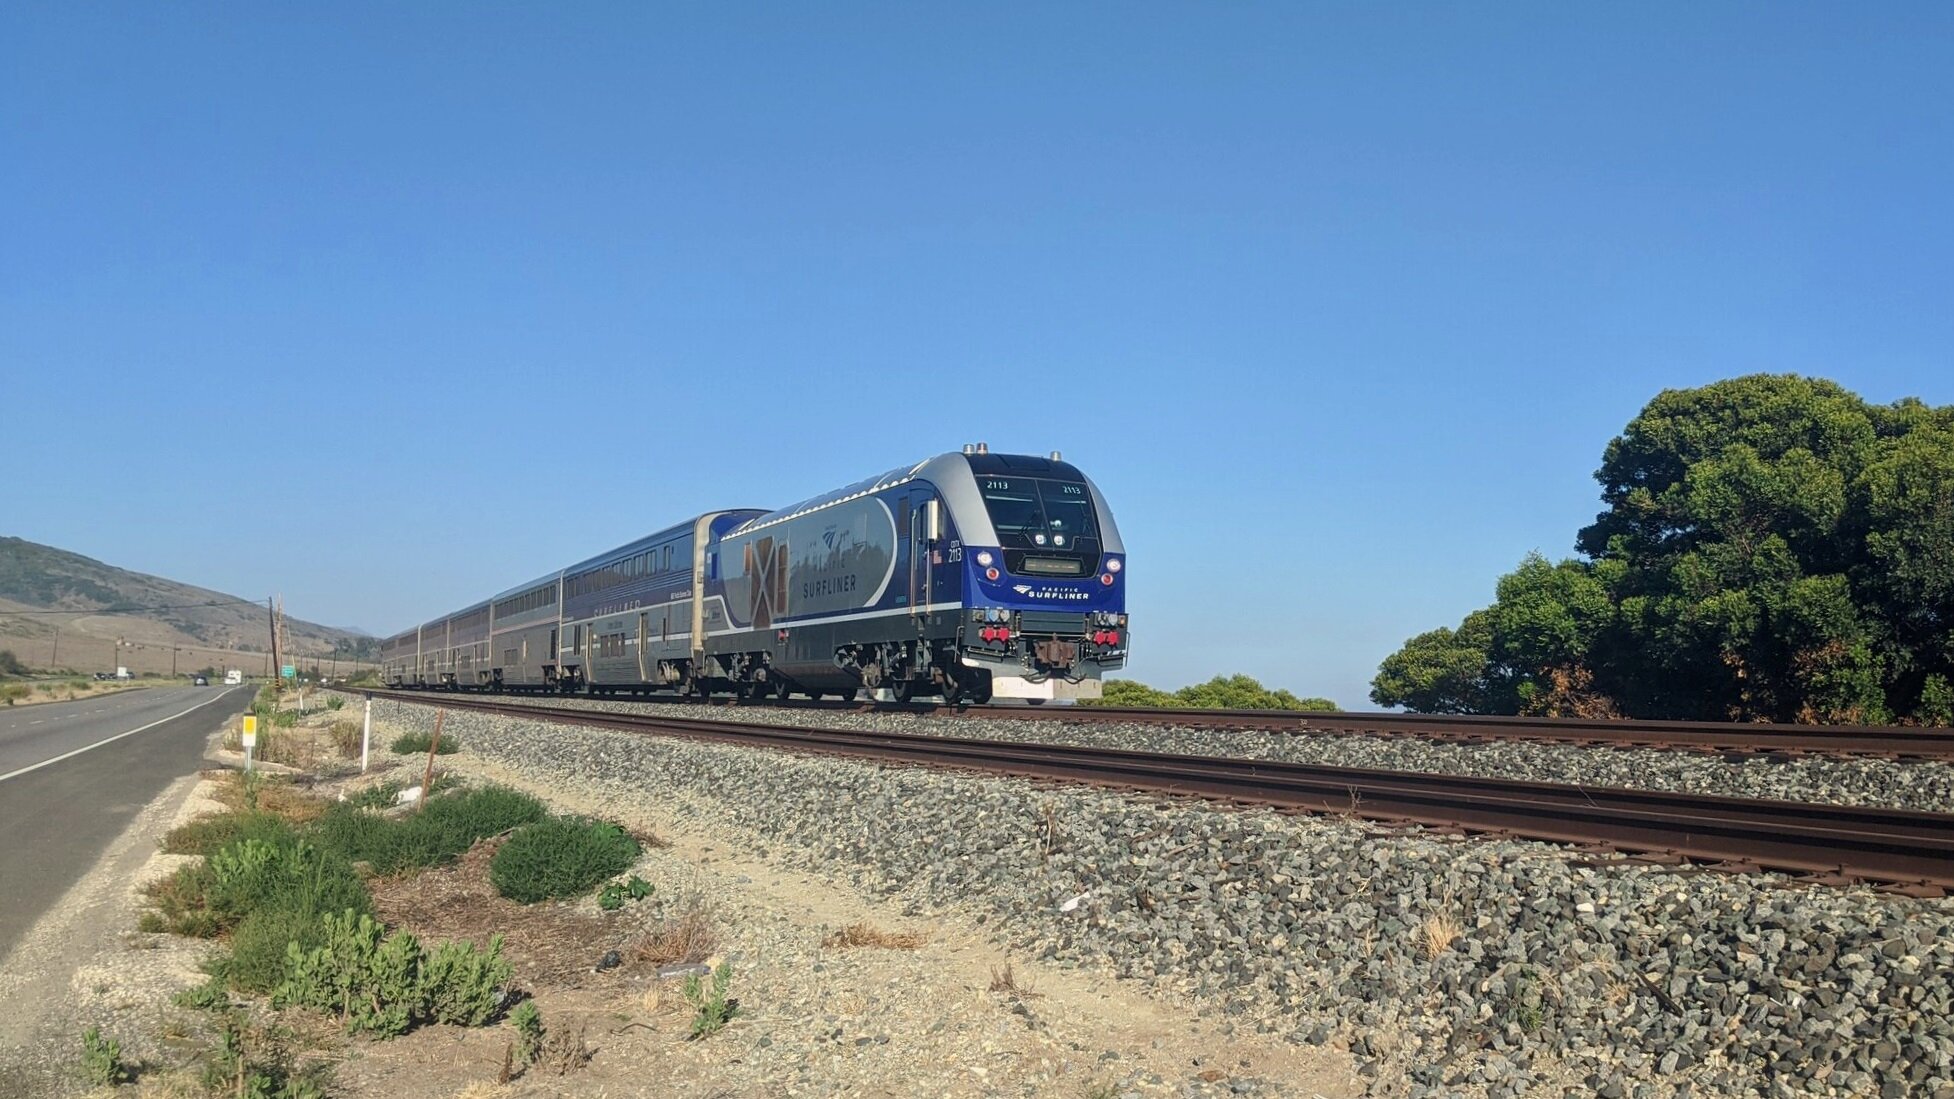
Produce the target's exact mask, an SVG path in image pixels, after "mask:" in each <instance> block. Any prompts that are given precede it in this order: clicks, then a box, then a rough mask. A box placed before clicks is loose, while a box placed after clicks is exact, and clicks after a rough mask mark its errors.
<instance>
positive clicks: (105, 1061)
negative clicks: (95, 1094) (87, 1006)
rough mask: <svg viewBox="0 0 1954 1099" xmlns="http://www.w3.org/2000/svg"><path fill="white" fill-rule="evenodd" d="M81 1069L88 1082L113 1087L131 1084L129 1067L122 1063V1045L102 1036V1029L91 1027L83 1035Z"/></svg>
mask: <svg viewBox="0 0 1954 1099" xmlns="http://www.w3.org/2000/svg"><path fill="white" fill-rule="evenodd" d="M81 1069H82V1071H83V1072H84V1073H86V1074H87V1076H88V1082H89V1083H91V1084H95V1085H97V1086H109V1087H113V1086H114V1085H116V1084H126V1083H128V1082H129V1067H128V1066H127V1065H125V1064H123V1063H122V1043H121V1042H118V1041H116V1040H115V1039H113V1038H105V1037H103V1036H102V1028H101V1027H89V1028H88V1029H87V1030H85V1031H82V1034H81Z"/></svg>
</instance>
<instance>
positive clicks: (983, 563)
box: [977, 550, 997, 569]
mask: <svg viewBox="0 0 1954 1099" xmlns="http://www.w3.org/2000/svg"><path fill="white" fill-rule="evenodd" d="M996 560H997V558H995V557H992V556H991V551H990V550H978V551H977V564H978V567H980V568H986V569H987V568H990V567H991V564H992V563H993V562H995V561H996Z"/></svg>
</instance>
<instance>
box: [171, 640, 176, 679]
mask: <svg viewBox="0 0 1954 1099" xmlns="http://www.w3.org/2000/svg"><path fill="white" fill-rule="evenodd" d="M170 678H171V679H175V678H176V646H175V645H171V646H170Z"/></svg>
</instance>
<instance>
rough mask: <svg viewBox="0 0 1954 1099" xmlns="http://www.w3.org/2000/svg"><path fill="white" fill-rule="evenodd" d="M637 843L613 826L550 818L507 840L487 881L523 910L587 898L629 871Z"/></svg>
mask: <svg viewBox="0 0 1954 1099" xmlns="http://www.w3.org/2000/svg"><path fill="white" fill-rule="evenodd" d="M637 858H638V841H637V840H634V839H632V838H631V836H630V835H629V834H628V833H626V832H625V831H624V829H622V828H620V827H618V826H617V825H615V824H610V823H608V822H605V821H596V820H587V819H584V818H580V817H548V818H545V819H543V820H540V821H537V822H536V823H534V824H530V825H526V826H524V827H523V828H521V829H520V830H518V831H517V832H516V834H515V835H513V836H510V837H509V842H508V843H505V844H503V845H502V850H500V851H497V852H496V853H495V859H494V861H492V862H491V863H490V864H489V880H490V881H492V882H494V883H495V888H496V889H497V890H498V891H499V892H501V894H502V895H503V896H505V897H508V898H510V899H511V900H516V901H521V902H522V903H524V904H533V903H535V902H536V901H541V900H548V899H550V898H553V897H574V896H576V895H577V894H579V893H584V892H588V891H589V890H590V889H591V888H593V887H594V886H596V885H597V883H599V882H601V881H603V880H605V879H606V878H611V877H615V876H616V875H618V874H619V873H622V872H623V871H624V870H626V869H629V868H630V866H631V864H632V863H633V862H636V861H637Z"/></svg>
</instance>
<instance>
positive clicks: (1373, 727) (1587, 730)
mask: <svg viewBox="0 0 1954 1099" xmlns="http://www.w3.org/2000/svg"><path fill="white" fill-rule="evenodd" d="M1026 711H1029V713H1030V716H1033V717H1035V718H1048V719H1055V720H1061V721H1079V722H1096V721H1124V722H1135V723H1142V724H1144V723H1148V722H1158V723H1161V724H1166V725H1180V726H1197V727H1205V728H1239V729H1261V730H1270V731H1280V732H1291V733H1308V732H1329V733H1365V734H1372V735H1385V736H1417V737H1429V738H1435V739H1446V740H1463V741H1471V742H1485V741H1500V740H1533V741H1548V742H1556V743H1564V744H1582V745H1597V746H1610V747H1622V748H1690V749H1698V750H1703V751H1717V752H1785V753H1793V754H1824V755H1855V756H1889V757H1913V758H1921V759H1954V729H1944V728H1904V727H1894V726H1882V725H1776V724H1764V723H1760V722H1734V721H1630V720H1602V719H1593V718H1548V717H1505V716H1486V715H1479V714H1387V713H1338V712H1320V711H1307V712H1304V711H1282V710H1161V709H1152V708H1149V707H1115V706H1069V707H1065V708H1064V709H1063V710H1049V709H1045V708H1043V707H1027V708H1026ZM968 712H970V713H972V714H975V715H976V716H982V717H992V716H1002V714H1003V713H1010V714H1013V715H1016V714H1020V713H1023V712H1025V711H1020V710H1019V709H1018V708H1016V707H1009V708H999V707H971V708H970V710H969V711H968Z"/></svg>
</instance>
